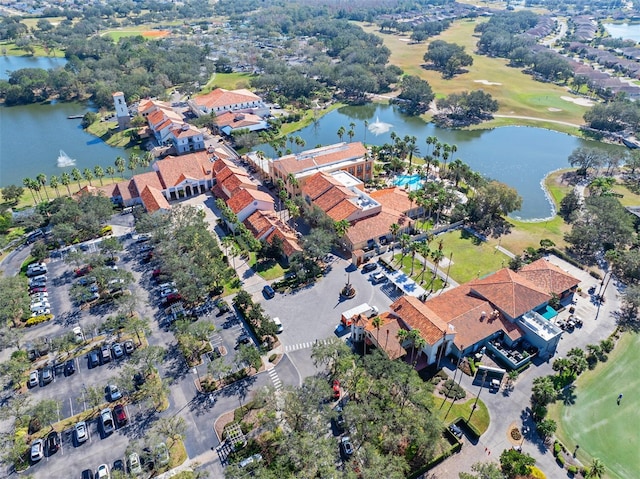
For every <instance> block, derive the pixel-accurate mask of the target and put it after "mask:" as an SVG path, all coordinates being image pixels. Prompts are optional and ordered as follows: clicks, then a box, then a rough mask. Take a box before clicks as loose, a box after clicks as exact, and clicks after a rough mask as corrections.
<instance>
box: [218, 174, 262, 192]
mask: <svg viewBox="0 0 640 479" xmlns="http://www.w3.org/2000/svg"><path fill="white" fill-rule="evenodd" d="M218 185H219V186H220V188H222V189H223V190H225V193H226V194H227V195H234V194H235V193H236V191H237V190H238V189H239V188H245V189H256V188H257V186H256V185H255V183H253V182H252V181H251V180H250V179H249V177H247V176H242V175H229V177H227V178H226V179H225V180H224V181H222V182H218Z"/></svg>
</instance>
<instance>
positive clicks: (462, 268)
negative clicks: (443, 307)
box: [437, 230, 509, 283]
mask: <svg viewBox="0 0 640 479" xmlns="http://www.w3.org/2000/svg"><path fill="white" fill-rule="evenodd" d="M440 240H442V252H443V253H444V255H445V257H446V258H449V257H450V255H451V254H452V253H453V256H451V258H452V263H453V264H452V265H451V269H450V272H449V275H450V276H451V278H452V279H454V280H455V281H457V282H458V283H466V282H468V281H471V280H472V279H475V278H481V277H483V276H486V275H488V274H489V273H493V272H494V271H497V270H499V269H500V268H503V267H507V266H509V257H508V256H506V255H504V254H502V253H501V252H500V251H498V250H496V249H495V247H494V245H493V244H491V243H484V242H480V241H479V240H478V239H477V238H475V237H474V236H472V235H470V234H469V233H467V232H466V231H464V230H456V231H451V232H449V233H444V234H442V235H438V237H437V241H440ZM442 269H443V270H445V269H446V268H444V267H442Z"/></svg>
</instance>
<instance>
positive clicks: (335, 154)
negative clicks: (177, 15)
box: [273, 141, 367, 176]
mask: <svg viewBox="0 0 640 479" xmlns="http://www.w3.org/2000/svg"><path fill="white" fill-rule="evenodd" d="M366 153H367V149H366V148H365V147H364V145H363V144H362V143H360V142H359V141H358V142H354V143H337V144H335V145H330V146H324V147H322V148H316V149H313V150H307V151H303V152H302V153H299V154H294V155H286V156H283V157H281V158H278V159H277V160H274V161H273V167H274V168H276V169H278V170H280V171H281V172H282V173H283V176H287V175H288V174H289V173H292V174H294V175H295V174H297V173H301V172H303V171H312V170H314V169H319V168H320V167H322V166H328V165H333V164H338V163H341V162H346V161H349V160H353V161H356V160H360V159H362V158H363V157H364V156H365V155H366Z"/></svg>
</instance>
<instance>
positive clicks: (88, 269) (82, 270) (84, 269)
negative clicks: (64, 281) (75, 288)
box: [74, 265, 93, 276]
mask: <svg viewBox="0 0 640 479" xmlns="http://www.w3.org/2000/svg"><path fill="white" fill-rule="evenodd" d="M92 269H93V268H92V267H91V266H90V265H86V266H83V267H82V268H78V269H76V270H75V271H74V273H75V274H76V276H84V275H86V274H89V273H90V272H91V270H92Z"/></svg>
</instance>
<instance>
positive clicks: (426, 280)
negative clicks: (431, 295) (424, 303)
mask: <svg viewBox="0 0 640 479" xmlns="http://www.w3.org/2000/svg"><path fill="white" fill-rule="evenodd" d="M401 257H402V255H401V254H397V255H395V256H394V257H393V266H394V267H395V266H397V265H398V264H399V262H400V258H401ZM402 271H404V272H405V273H406V274H407V275H409V276H410V277H411V279H413V280H414V281H415V282H416V283H418V284H419V285H420V286H422V287H423V288H424V289H431V290H432V291H439V290H441V289H442V284H443V281H442V280H441V279H440V278H438V277H436V279H435V280H434V281H433V284H432V283H431V281H432V277H433V269H432V268H431V267H429V265H428V264H427V269H426V270H424V272H423V270H422V260H421V259H420V258H418V257H417V256H416V258H415V260H414V265H413V275H411V254H410V253H409V254H407V255H406V256H405V257H404V258H403V259H402Z"/></svg>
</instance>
